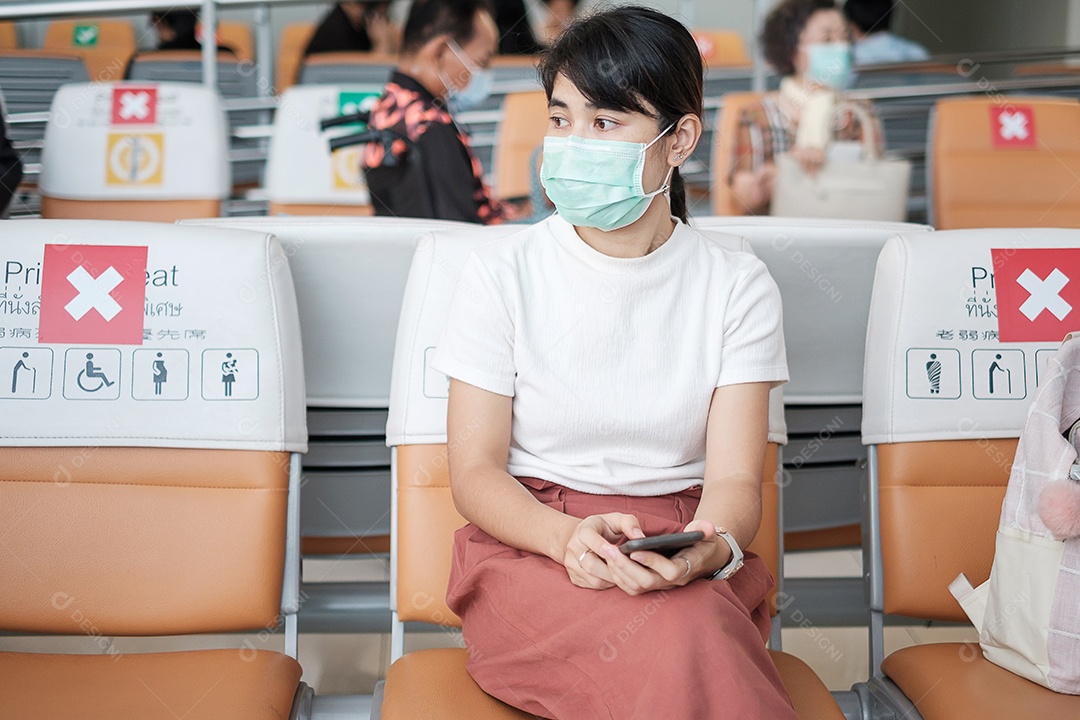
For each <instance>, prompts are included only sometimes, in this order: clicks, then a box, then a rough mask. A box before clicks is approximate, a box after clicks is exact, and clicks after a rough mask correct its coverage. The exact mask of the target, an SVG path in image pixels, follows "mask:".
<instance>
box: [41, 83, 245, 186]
mask: <svg viewBox="0 0 1080 720" xmlns="http://www.w3.org/2000/svg"><path fill="white" fill-rule="evenodd" d="M228 150H229V147H228V130H227V124H226V121H225V111H224V109H223V107H222V104H221V98H220V97H219V96H218V94H217V93H216V92H215V91H213V90H210V89H208V88H205V87H203V86H201V85H192V84H188V83H164V82H163V83H145V82H123V83H75V84H71V85H64V86H62V87H61V88H60V89H59V91H58V92H57V93H56V96H55V97H54V98H53V103H52V109H51V110H50V112H49V121H48V124H47V125H46V126H45V143H44V149H43V151H42V156H41V179H40V188H41V194H42V195H46V196H48V197H55V198H63V199H67V200H205V199H210V200H222V199H224V198H226V197H227V196H228V194H229V191H230V185H231V181H230V171H229V155H228Z"/></svg>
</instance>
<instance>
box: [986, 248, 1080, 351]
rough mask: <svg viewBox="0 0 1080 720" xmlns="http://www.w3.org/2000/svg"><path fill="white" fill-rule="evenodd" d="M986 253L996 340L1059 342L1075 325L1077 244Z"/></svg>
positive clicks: (1079, 267)
mask: <svg viewBox="0 0 1080 720" xmlns="http://www.w3.org/2000/svg"><path fill="white" fill-rule="evenodd" d="M990 253H991V255H992V256H993V259H994V288H995V290H996V291H997V310H998V339H999V340H1001V341H1002V342H1054V343H1059V342H1061V341H1062V340H1063V339H1064V338H1065V335H1067V334H1068V333H1070V332H1072V331H1073V330H1080V248H1054V249H1052V250H1051V249H1039V250H1016V249H1009V250H991V251H990Z"/></svg>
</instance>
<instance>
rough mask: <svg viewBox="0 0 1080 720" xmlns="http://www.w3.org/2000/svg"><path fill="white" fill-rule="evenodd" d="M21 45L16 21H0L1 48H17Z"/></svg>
mask: <svg viewBox="0 0 1080 720" xmlns="http://www.w3.org/2000/svg"><path fill="white" fill-rule="evenodd" d="M18 47H19V36H18V35H16V33H15V23H13V22H0V50H15V49H16V48H18Z"/></svg>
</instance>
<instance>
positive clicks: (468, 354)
mask: <svg viewBox="0 0 1080 720" xmlns="http://www.w3.org/2000/svg"><path fill="white" fill-rule="evenodd" d="M431 365H432V367H433V368H435V369H436V370H438V371H439V372H442V373H445V374H447V375H449V376H450V377H452V378H454V379H456V380H460V381H462V382H465V383H468V384H469V385H474V386H476V387H478V388H480V389H482V390H487V391H488V392H493V393H497V394H499V395H506V396H508V397H513V395H514V380H515V378H516V376H517V372H516V369H515V367H514V323H513V319H512V316H511V313H510V311H509V310H508V309H507V298H506V297H505V296H504V293H503V292H501V291H500V288H499V287H498V285H497V283H496V282H495V279H494V277H493V276H492V274H491V273H490V272H489V271H488V269H487V267H486V266H485V265H484V263H483V261H482V260H481V259H480V258H479V257H478V256H477V255H476V253H473V254H472V255H471V256H470V257H469V259H468V260H467V261H466V262H465V266H464V267H463V268H462V269H461V277H460V278H458V284H457V289H456V290H455V291H454V297H453V299H452V300H451V302H450V311H449V315H448V316H447V318H446V325H445V326H444V327H443V333H442V337H441V338H440V339H439V343H438V346H437V347H436V349H435V356H434V358H433V359H432V363H431Z"/></svg>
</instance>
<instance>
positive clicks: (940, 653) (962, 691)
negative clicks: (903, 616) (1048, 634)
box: [881, 643, 1080, 720]
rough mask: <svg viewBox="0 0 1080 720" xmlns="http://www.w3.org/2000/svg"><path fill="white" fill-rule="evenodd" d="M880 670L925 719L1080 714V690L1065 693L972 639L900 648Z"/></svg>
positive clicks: (1048, 718) (982, 719) (1042, 717)
mask: <svg viewBox="0 0 1080 720" xmlns="http://www.w3.org/2000/svg"><path fill="white" fill-rule="evenodd" d="M881 669H882V671H883V672H884V673H885V675H886V676H888V677H889V679H890V680H892V681H893V682H894V683H896V685H897V687H899V688H900V689H901V690H903V691H904V694H905V695H907V697H908V698H909V699H910V700H911V701H912V702H913V703H915V707H916V708H917V709H918V711H919V713H920V714H921V715H922V716H923V720H993V719H994V718H1001V719H1002V720H1005V719H1006V718H1008V720H1013V719H1014V718H1039V719H1040V720H1051V718H1054V719H1055V720H1056V718H1080V696H1076V695H1061V694H1059V693H1055V692H1053V691H1051V690H1048V689H1046V688H1044V687H1043V686H1041V685H1036V684H1035V683H1033V682H1031V681H1030V680H1025V679H1024V678H1022V677H1020V676H1019V675H1014V674H1013V673H1011V672H1009V671H1008V670H1006V669H1004V668H1001V667H998V666H997V665H995V664H993V663H992V662H990V661H989V660H987V659H986V658H984V657H983V654H982V648H980V647H979V646H978V645H975V644H973V643H929V644H925V645H916V646H914V647H909V648H904V649H903V650H897V651H896V652H894V653H893V654H892V655H890V656H889V657H887V658H886V659H885V662H884V663H882V665H881Z"/></svg>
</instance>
